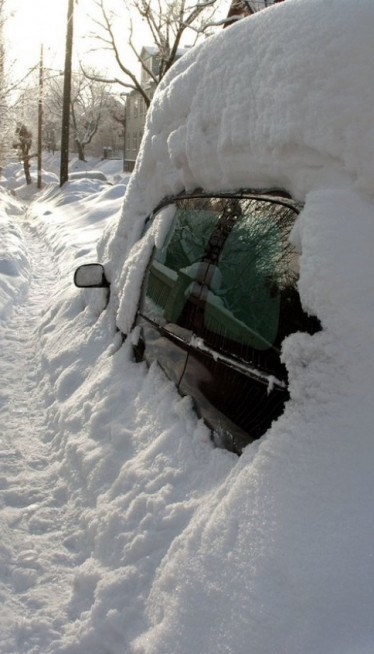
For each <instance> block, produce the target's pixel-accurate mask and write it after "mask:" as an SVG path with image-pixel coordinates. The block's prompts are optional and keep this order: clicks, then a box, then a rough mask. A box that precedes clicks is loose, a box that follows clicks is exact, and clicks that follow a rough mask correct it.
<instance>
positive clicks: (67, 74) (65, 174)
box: [60, 0, 74, 186]
mask: <svg viewBox="0 0 374 654" xmlns="http://www.w3.org/2000/svg"><path fill="white" fill-rule="evenodd" d="M73 14H74V0H68V15H67V28H66V47H65V71H64V96H63V104H62V129H61V166H60V186H62V185H63V184H65V182H67V181H68V179H69V126H70V98H71V60H72V54H73Z"/></svg>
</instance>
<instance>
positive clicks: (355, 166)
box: [0, 0, 374, 654]
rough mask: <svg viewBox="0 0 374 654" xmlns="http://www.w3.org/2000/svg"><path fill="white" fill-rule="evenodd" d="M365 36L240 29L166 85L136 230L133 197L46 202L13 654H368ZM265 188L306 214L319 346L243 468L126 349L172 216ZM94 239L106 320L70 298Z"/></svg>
mask: <svg viewBox="0 0 374 654" xmlns="http://www.w3.org/2000/svg"><path fill="white" fill-rule="evenodd" d="M373 27H374V6H373V5H372V2H371V0H360V4H359V8H357V7H355V6H352V2H351V0H329V2H326V0H287V2H285V3H281V4H279V5H277V6H275V7H273V8H271V9H269V10H266V11H264V12H262V13H260V14H258V15H257V16H255V17H254V18H250V19H248V20H244V21H242V22H240V23H238V24H237V25H236V26H233V27H231V28H229V29H227V30H224V32H222V34H219V35H218V36H217V37H214V38H213V39H211V40H210V41H209V42H208V43H206V44H205V43H204V44H203V45H202V46H200V47H199V48H198V49H197V50H193V51H191V53H190V54H188V55H187V56H186V57H183V58H182V59H181V60H180V62H178V63H177V64H176V66H175V67H174V68H173V70H172V71H171V72H170V74H169V76H168V80H166V81H165V83H163V84H162V86H161V88H160V91H159V93H158V94H157V95H156V97H155V101H154V105H153V109H152V111H151V112H150V115H149V119H148V127H149V130H150V131H148V132H147V133H146V137H145V140H144V144H143V152H142V156H141V157H140V159H139V162H138V165H137V170H136V171H135V174H134V175H133V177H132V179H131V182H130V184H129V187H128V191H127V193H126V198H125V202H124V204H123V210H122V215H121V211H120V204H121V195H122V193H123V192H124V186H125V182H124V183H122V182H121V178H120V177H118V178H115V177H111V178H110V181H111V182H112V183H113V182H115V183H114V185H113V186H111V185H109V184H107V183H106V182H105V181H104V180H99V179H97V178H93V179H92V178H91V179H79V178H78V179H77V178H75V179H72V180H71V181H70V182H69V183H68V184H67V185H66V186H65V187H64V188H63V189H62V191H60V190H59V189H58V187H57V184H56V183H55V184H53V183H52V184H51V185H50V186H49V187H47V188H46V189H45V190H44V191H43V192H42V194H40V195H39V196H38V199H37V200H36V201H34V202H33V203H32V205H31V207H30V209H29V213H28V223H29V225H30V229H31V232H32V233H33V234H34V237H35V238H36V236H37V235H42V236H43V239H44V241H45V242H46V243H47V244H49V246H48V247H49V248H50V254H49V259H50V260H51V261H49V262H48V263H49V264H51V266H52V271H54V273H55V279H53V283H52V285H51V288H50V287H48V288H47V289H46V291H47V298H46V299H44V302H46V304H45V305H43V307H44V308H43V311H42V315H41V316H40V317H39V321H38V320H37V319H36V318H34V324H35V329H34V330H33V332H32V334H31V333H30V326H29V325H26V328H27V330H28V331H27V334H28V338H29V340H30V345H29V347H30V348H31V349H30V351H29V356H30V357H31V355H32V357H34V358H35V352H40V362H39V364H38V367H37V370H36V372H35V375H34V380H35V379H36V380H37V382H36V383H37V389H38V393H39V394H40V395H41V396H42V397H43V398H44V402H45V407H44V411H45V415H44V414H43V415H41V412H40V415H39V414H37V416H36V417H35V420H36V418H38V420H39V421H41V422H42V427H40V426H39V428H38V429H39V431H38V430H37V429H36V422H32V423H31V426H32V429H30V433H27V430H26V431H25V433H24V434H23V438H22V439H20V440H18V441H17V443H16V445H15V447H17V448H18V449H16V450H15V454H17V456H15V455H14V457H12V458H11V457H9V459H7V460H6V462H4V461H5V460H3V466H5V463H6V465H7V466H8V467H9V470H10V469H13V468H10V466H13V465H14V466H16V464H18V459H22V456H25V452H26V451H27V446H26V444H27V443H28V442H29V441H30V440H31V442H32V443H33V444H34V442H35V438H36V437H37V436H38V434H40V433H41V434H42V437H41V438H39V446H40V447H41V446H42V452H41V454H40V456H39V454H38V456H37V454H36V452H37V451H36V450H35V451H34V450H32V449H31V459H32V462H33V465H34V468H33V472H30V471H31V467H30V466H28V468H27V467H26V468H25V470H23V471H22V470H21V471H19V472H18V473H17V474H16V473H13V475H11V474H10V472H9V471H8V468H4V470H5V472H4V471H3V472H2V476H1V477H0V482H1V483H0V491H1V493H2V495H1V499H2V501H3V506H2V517H3V520H2V522H1V524H2V525H3V532H2V553H3V562H4V563H3V566H2V570H3V571H4V574H2V576H1V579H2V583H1V585H0V592H1V600H2V605H3V607H4V609H3V610H4V616H5V617H4V619H3V621H2V627H3V628H2V634H1V639H2V642H1V654H8V653H9V654H14V652H15V651H18V652H25V653H27V654H57V653H59V654H86V653H88V652H89V654H103V652H108V654H191V653H193V654H195V653H196V654H197V653H199V654H200V653H202V652H204V654H217V653H222V654H223V653H225V654H228V653H232V654H234V653H235V654H248V653H250V654H273V653H274V652H279V653H280V654H299V653H300V652H303V653H305V654H338V653H339V654H363V653H365V654H366V653H367V654H368V653H369V652H370V653H371V652H372V651H373V648H374V624H373V619H372V606H373V604H374V588H373V583H372V579H373V577H374V558H373V555H372V542H373V539H374V521H373V509H372V502H371V498H372V496H373V494H374V476H373V473H372V462H373V460H374V438H373V408H372V407H373V390H372V389H373V386H374V378H373V377H374V373H373V370H374V353H373V351H372V348H371V335H372V325H373V322H374V291H373V288H372V283H371V280H372V279H373V273H374V270H373V267H374V262H373V257H372V243H373V242H374V201H373V197H372V188H373V179H372V177H373V170H374V166H373V163H374V162H373V152H374V150H373V134H374V132H373V130H372V128H371V125H372V111H373V106H374V102H373V101H374V97H373V96H374V85H373V81H374V80H373V75H374V72H373V69H372V60H373V55H374V40H373V39H372V32H373ZM236 71H238V74H236ZM95 168H96V166H95ZM101 170H103V171H104V172H106V171H105V170H104V168H101ZM122 181H123V180H122ZM254 185H256V186H258V187H260V186H267V185H272V186H273V185H274V186H282V187H286V188H287V189H288V190H290V191H292V192H293V193H294V195H295V196H296V197H297V198H298V199H301V200H305V208H304V210H303V212H302V214H301V216H300V219H299V220H298V222H297V224H296V227H295V230H294V233H293V238H294V239H295V240H296V241H297V242H298V244H299V246H300V249H301V251H302V254H301V261H300V264H301V273H300V283H299V288H300V294H301V298H302V302H303V304H304V307H305V308H306V309H307V310H309V311H311V312H313V313H314V314H316V315H317V316H318V317H319V318H320V320H321V323H322V326H323V330H322V331H321V332H319V333H317V334H315V335H313V336H309V335H305V334H294V335H292V336H290V337H289V338H288V339H287V340H286V342H285V343H284V344H283V358H284V361H285V363H286V365H287V368H288V371H289V378H290V391H291V400H290V401H289V402H288V404H287V406H286V410H285V413H284V415H283V416H282V417H281V418H280V419H279V420H278V421H277V422H276V423H274V424H273V426H272V428H271V429H270V430H269V431H268V432H267V434H266V435H265V436H264V437H263V438H262V439H260V441H257V442H256V443H254V444H251V445H249V446H248V447H247V448H246V449H245V451H244V453H243V455H242V456H241V457H240V459H238V458H237V457H236V456H235V455H232V454H230V453H229V452H226V451H223V450H219V449H216V448H214V447H213V445H212V443H211V441H210V438H209V432H208V430H207V428H206V427H205V426H204V424H203V423H202V422H201V421H199V420H198V418H197V417H196V415H195V414H194V412H193V410H192V405H191V402H190V400H189V398H181V397H179V395H178V394H177V392H176V390H175V387H174V385H173V384H172V383H171V382H169V381H168V380H167V379H166V378H165V376H164V375H163V374H162V372H161V371H160V370H159V369H158V368H157V366H152V367H151V368H150V370H147V368H146V366H145V365H144V364H136V363H135V362H134V361H133V358H132V352H131V342H130V341H131V339H130V338H129V339H127V340H125V341H124V342H123V340H122V335H121V333H120V332H119V331H118V330H117V328H116V318H117V326H119V327H120V328H121V329H122V330H123V331H129V328H130V327H131V324H132V321H133V316H134V309H135V307H136V302H137V296H138V292H139V284H140V280H141V276H142V270H143V268H144V265H146V257H145V246H144V245H143V244H142V243H140V244H136V245H135V247H134V249H133V250H132V251H131V252H130V250H131V247H132V245H133V243H134V242H135V240H136V239H137V237H138V236H139V234H140V233H141V230H142V226H143V222H144V219H145V217H146V215H147V213H148V212H149V211H150V210H151V209H152V208H153V206H154V205H156V204H157V202H158V201H159V200H160V199H161V198H162V197H163V196H164V195H166V194H169V193H172V192H178V191H180V190H182V188H184V187H187V188H192V187H194V186H205V187H207V188H214V189H220V190H222V187H223V186H226V187H230V188H238V187H240V186H254ZM21 195H22V193H21ZM161 227H162V226H161ZM103 232H104V234H103V236H102V237H100V235H101V234H102V233H103ZM158 233H159V234H160V233H161V232H160V231H159V232H158ZM22 238H23V237H22ZM98 238H101V240H100V242H99V245H98V252H99V255H100V258H101V260H102V261H103V263H106V267H107V271H108V274H109V275H110V277H111V278H112V280H113V285H112V291H113V292H112V294H111V300H110V303H109V306H108V307H107V308H106V309H105V310H104V305H105V300H106V298H105V290H102V289H97V290H90V291H89V292H87V291H78V290H77V289H74V287H73V286H72V275H73V271H74V268H75V266H76V265H78V264H79V263H83V262H86V261H92V260H93V259H94V257H95V255H94V254H93V252H94V248H95V243H96V241H97V239H98ZM22 243H23V241H22V240H21V241H20V246H19V250H20V251H22V248H23V245H22ZM148 247H149V244H148ZM129 253H130V254H129ZM35 256H36V260H40V266H39V267H41V264H42V262H45V259H46V258H48V257H46V255H45V253H44V254H43V255H40V254H38V253H36V255H35ZM27 265H28V264H27V262H26V268H27ZM31 268H32V266H31ZM46 274H48V275H49V276H51V275H52V274H53V273H52V272H51V269H50V268H49V269H48V271H47V272H46ZM42 286H43V285H41V287H42ZM117 309H118V311H117ZM1 338H2V344H4V347H5V345H6V342H5V336H4V335H3V333H2V335H1ZM20 338H21V337H20ZM23 340H25V339H23ZM10 347H13V345H12V342H11V344H10ZM33 360H34V359H33ZM34 365H35V363H34ZM7 379H8V380H9V384H10V381H11V377H10V376H8V377H7ZM34 383H35V381H34ZM23 410H24V405H23V406H22V407H20V408H19V409H18V411H19V413H21V414H22V411H23ZM34 410H35V409H34ZM17 415H18V414H17V413H16V414H15V417H14V418H13V420H16V418H17ZM3 424H4V423H3ZM13 424H14V423H13ZM16 425H17V423H16ZM40 430H42V431H40ZM11 434H13V436H14V437H16V436H17V435H18V432H17V429H16V428H15V427H13V431H12V432H11ZM35 434H36V436H35ZM11 441H13V439H11ZM40 441H42V442H41V443H40ZM21 454H22V456H21ZM41 462H43V466H44V467H43V473H42V474H41V472H40V468H39V465H41ZM28 484H29V486H28ZM48 484H49V486H48ZM30 488H31V490H30ZM47 488H49V491H48V492H47ZM28 489H29V490H28Z"/></svg>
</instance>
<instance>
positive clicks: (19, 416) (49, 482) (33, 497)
mask: <svg viewBox="0 0 374 654" xmlns="http://www.w3.org/2000/svg"><path fill="white" fill-rule="evenodd" d="M22 231H23V235H24V238H25V242H26V247H27V253H28V259H29V263H30V283H29V288H28V292H27V293H25V295H24V300H23V302H21V303H20V304H19V305H18V306H17V305H16V307H15V308H14V310H13V311H12V312H11V313H10V315H9V317H8V320H7V321H6V323H5V324H2V325H1V328H0V333H1V358H0V378H1V380H2V391H1V394H2V402H1V408H0V424H1V443H0V448H1V450H0V459H1V476H0V522H1V524H2V532H3V533H2V543H1V561H2V563H1V570H2V574H1V595H2V598H1V605H2V609H1V612H2V617H1V631H2V634H1V639H2V649H1V651H2V652H9V653H12V654H14V652H15V651H17V652H18V651H31V649H32V643H33V642H35V641H37V640H40V636H41V634H40V630H42V631H45V632H48V634H49V635H48V640H51V639H52V640H53V633H54V631H55V630H56V629H58V613H59V612H58V610H57V607H58V606H59V605H60V604H61V603H62V602H63V603H65V601H66V598H67V596H68V594H69V592H70V587H69V584H68V583H67V582H68V579H69V575H71V571H70V570H71V568H72V567H73V566H74V555H73V554H72V553H71V551H69V547H68V546H67V545H66V543H64V533H65V528H66V525H67V524H68V523H69V516H68V515H67V508H66V507H67V505H66V486H65V484H64V482H63V480H62V479H61V476H60V474H59V464H58V462H57V461H54V459H53V456H51V451H50V446H49V441H50V438H51V433H50V428H49V426H48V419H47V412H46V406H45V397H43V396H42V395H41V392H40V388H39V383H38V382H39V380H38V375H39V371H40V360H41V357H42V353H41V349H40V342H39V340H38V338H37V329H38V327H39V324H40V319H41V316H42V315H43V312H44V311H45V308H46V305H47V302H48V299H49V298H50V296H51V294H52V293H53V287H54V285H55V284H56V282H58V280H57V279H56V269H55V267H54V266H53V265H52V261H51V253H50V252H49V251H48V250H47V249H46V246H45V244H43V242H42V241H41V240H40V239H39V238H38V237H37V236H36V235H35V234H33V233H32V232H31V230H30V229H29V228H27V223H26V221H25V223H24V224H23V230H22ZM61 582H62V583H61ZM51 613H52V614H53V618H52V619H49V616H50V614H51ZM38 616H43V619H42V620H40V618H38ZM35 624H37V625H38V627H37V629H35V628H34V627H35ZM38 632H39V633H38ZM46 635H47V634H46V633H44V635H43V641H45V638H46ZM26 642H27V646H26V647H25V649H24V646H25V643H26ZM15 647H16V649H15Z"/></svg>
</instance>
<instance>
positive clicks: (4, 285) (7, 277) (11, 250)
mask: <svg viewBox="0 0 374 654" xmlns="http://www.w3.org/2000/svg"><path fill="white" fill-rule="evenodd" d="M22 213H23V210H22V205H20V203H19V202H18V201H17V200H16V199H15V198H14V197H12V196H11V195H10V194H9V193H8V192H6V191H5V190H0V320H2V319H4V318H6V316H7V314H8V311H9V310H10V308H11V307H12V306H14V304H17V302H19V301H21V300H22V297H23V294H24V293H25V291H26V289H27V286H28V281H29V267H28V257H27V249H26V245H25V243H24V239H23V236H22V232H21V230H20V229H19V227H18V225H17V222H16V221H15V220H14V216H17V215H19V214H22Z"/></svg>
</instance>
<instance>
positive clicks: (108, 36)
mask: <svg viewBox="0 0 374 654" xmlns="http://www.w3.org/2000/svg"><path fill="white" fill-rule="evenodd" d="M122 2H123V8H124V10H125V12H126V15H127V17H128V18H127V24H128V26H129V34H128V39H127V41H126V47H125V48H123V47H122V44H123V33H121V34H119V32H118V30H116V25H117V23H118V20H119V17H118V15H117V16H116V15H115V14H114V13H113V12H111V11H110V10H109V9H108V6H107V0H95V5H96V7H97V9H98V18H95V19H92V20H93V23H94V26H95V32H93V34H92V36H93V37H94V39H95V40H96V43H97V49H105V50H108V51H110V52H111V53H112V54H113V57H114V59H115V62H116V65H117V71H118V74H115V75H113V76H105V75H99V74H95V75H94V74H92V73H91V74H90V73H89V72H87V71H85V74H86V76H87V77H90V78H91V79H95V80H97V81H101V82H106V83H109V84H120V85H121V86H122V87H124V88H126V89H128V90H136V91H138V92H139V93H140V95H141V96H142V97H143V99H144V102H145V104H146V106H147V107H148V106H149V105H150V102H151V95H152V94H151V93H150V91H149V81H151V82H152V86H153V88H154V87H155V86H157V84H158V83H159V82H160V80H161V79H162V78H163V77H164V75H165V74H166V73H167V71H168V70H169V68H170V67H171V66H172V64H173V63H174V61H175V60H176V59H177V58H178V56H179V55H180V52H181V46H182V41H183V37H184V36H185V34H186V33H188V35H189V39H190V43H189V47H191V46H193V45H195V43H196V41H197V40H198V39H199V38H200V37H202V36H204V35H207V33H210V32H211V30H212V27H213V26H215V23H214V21H213V15H214V12H215V11H216V9H217V8H218V7H219V5H220V3H219V0H200V1H199V0H193V2H188V1H187V0H164V1H163V2H162V1H161V0H132V3H131V4H130V0H122ZM221 4H222V3H221ZM130 9H131V10H132V12H133V13H132V15H134V12H135V14H136V15H137V16H138V18H140V19H141V20H142V22H143V25H144V26H145V27H146V28H147V29H146V31H147V33H148V35H149V40H150V41H151V42H152V43H153V44H154V46H155V48H156V50H157V53H158V56H157V59H158V65H157V69H155V67H154V66H151V65H150V64H149V60H148V59H147V58H146V57H144V54H143V53H142V48H139V47H137V45H136V41H135V37H134V34H135V28H134V22H133V18H132V17H131V14H130ZM143 45H145V44H143ZM134 60H135V61H136V62H138V64H139V65H140V69H141V74H140V75H137V74H135V73H134V72H133V68H134V66H133V62H134ZM145 80H146V81H147V83H145Z"/></svg>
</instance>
